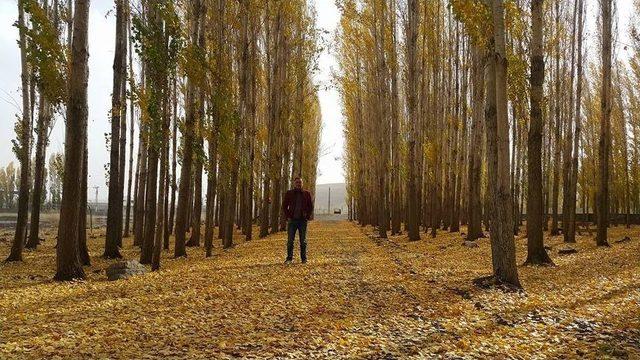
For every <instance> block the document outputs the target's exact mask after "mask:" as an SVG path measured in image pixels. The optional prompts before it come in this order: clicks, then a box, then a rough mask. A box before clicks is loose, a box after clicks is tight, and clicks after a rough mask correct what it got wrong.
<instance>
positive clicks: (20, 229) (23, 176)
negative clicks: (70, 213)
mask: <svg viewBox="0 0 640 360" xmlns="http://www.w3.org/2000/svg"><path fill="white" fill-rule="evenodd" d="M24 1H25V0H18V33H19V39H20V68H21V75H20V79H21V85H22V116H21V118H20V133H19V135H18V138H19V139H20V151H19V152H18V154H19V155H18V157H19V160H20V189H19V193H18V219H17V222H16V232H15V234H14V237H13V244H12V246H11V253H10V254H9V256H8V257H7V260H6V261H22V250H23V248H24V242H25V240H26V235H27V218H28V217H29V172H30V164H29V162H30V161H29V160H30V159H29V154H30V150H29V148H30V146H29V145H30V142H31V110H30V109H31V101H30V95H31V94H30V93H29V78H30V73H29V66H28V64H27V37H26V29H25V21H24Z"/></svg>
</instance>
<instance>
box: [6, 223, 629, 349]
mask: <svg viewBox="0 0 640 360" xmlns="http://www.w3.org/2000/svg"><path fill="white" fill-rule="evenodd" d="M364 232H365V233H363V232H362V230H361V228H359V227H358V226H356V225H352V224H348V223H338V222H326V223H318V222H314V223H312V224H311V226H310V229H309V236H310V239H309V259H310V261H309V263H308V264H306V265H301V264H299V261H297V262H296V263H294V264H293V265H292V266H285V265H283V264H282V261H283V257H284V256H283V255H284V247H285V240H284V235H283V234H278V235H275V236H272V237H269V238H267V239H262V240H253V241H251V242H247V243H244V242H242V241H241V240H240V237H238V238H237V239H236V242H237V243H238V244H239V245H238V246H236V247H235V248H234V249H232V250H230V251H222V250H221V249H220V248H216V252H215V256H214V257H213V258H210V259H205V258H204V254H203V252H204V251H203V249H202V248H192V249H189V258H188V259H178V260H174V259H171V258H170V254H169V253H164V254H163V256H164V257H163V259H162V265H163V268H162V270H161V271H159V272H155V273H149V274H145V275H140V276H135V277H132V278H130V279H127V280H120V281H115V282H108V281H107V280H106V274H105V272H104V271H102V270H104V269H105V268H106V267H107V266H108V265H109V264H111V263H112V261H108V260H104V259H101V258H99V257H98V255H99V254H100V253H101V251H100V250H101V247H102V245H103V241H102V236H103V233H100V234H99V235H100V236H98V238H97V239H96V240H90V242H89V245H90V250H91V253H92V254H93V255H94V257H93V258H92V262H93V266H91V268H90V269H89V271H87V273H88V276H89V278H88V279H87V280H86V281H83V282H76V283H69V284H60V283H54V282H52V281H51V280H50V279H51V276H52V274H53V273H54V271H53V269H54V266H55V264H54V261H55V257H54V253H55V249H54V248H53V242H51V241H47V242H45V243H44V244H43V246H42V247H41V248H39V250H38V251H37V252H29V253H27V254H26V260H25V262H24V263H22V264H3V265H0V286H1V287H0V290H1V291H0V358H54V357H56V356H57V357H60V358H185V357H196V358H245V357H246V358H270V357H274V358H294V359H295V358H298V359H307V358H376V359H378V358H385V357H386V358H399V357H409V356H412V357H425V358H432V357H442V358H454V357H458V358H488V357H498V358H506V357H513V358H532V357H537V358H545V357H546V358H557V357H581V356H590V357H607V356H608V357H627V356H628V357H631V358H633V356H639V354H640V349H639V346H640V345H639V344H640V330H639V329H640V262H639V261H638V255H637V254H638V253H640V240H639V239H638V238H639V237H640V236H639V235H640V229H638V228H634V229H632V230H630V231H628V230H626V229H622V228H615V229H612V231H611V232H612V238H622V237H624V236H627V235H628V236H630V238H631V239H632V240H631V241H625V242H624V243H620V244H616V245H614V246H613V247H612V248H608V249H598V248H596V247H595V246H593V244H592V241H591V240H590V239H587V238H586V237H585V238H579V239H578V244H577V248H578V249H579V252H578V253H576V254H574V255H572V256H569V257H560V256H557V255H556V254H554V253H553V252H552V253H551V255H552V256H553V257H554V259H553V260H554V262H555V263H556V264H557V266H556V267H552V268H547V267H519V271H520V277H521V280H522V283H523V286H524V287H525V290H526V291H525V292H524V293H505V292H503V291H499V290H495V289H490V290H482V289H478V288H476V287H474V286H473V285H472V280H473V279H474V278H477V277H479V276H482V275H487V274H488V273H490V266H491V264H490V257H489V256H490V249H489V244H488V240H487V239H483V240H479V241H478V242H477V243H478V245H479V247H478V248H474V249H470V248H467V247H464V246H460V243H461V241H462V238H461V237H460V235H459V234H450V233H443V234H441V235H439V236H438V237H437V238H436V239H431V238H430V237H426V236H425V237H423V240H422V241H419V242H408V241H407V240H406V238H404V237H403V236H397V237H393V238H391V239H389V240H383V239H376V238H375V237H373V238H372V237H370V236H368V234H369V233H371V229H364ZM127 240H128V241H126V242H125V248H124V249H123V254H124V255H125V257H126V258H127V259H135V258H137V256H138V251H137V249H135V248H133V246H132V245H131V241H130V240H131V239H127ZM561 242H562V241H561V238H558V237H556V238H551V239H547V241H546V243H547V245H552V246H553V247H554V248H556V247H559V246H560V245H561ZM516 243H517V247H518V259H519V262H520V263H522V262H523V261H524V257H525V255H526V250H525V249H526V240H524V239H518V240H517V241H516ZM8 250H9V249H8V245H0V253H5V252H8Z"/></svg>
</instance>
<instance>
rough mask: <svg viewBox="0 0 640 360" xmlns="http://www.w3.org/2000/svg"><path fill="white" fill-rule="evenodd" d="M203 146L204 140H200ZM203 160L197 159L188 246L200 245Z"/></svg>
mask: <svg viewBox="0 0 640 360" xmlns="http://www.w3.org/2000/svg"><path fill="white" fill-rule="evenodd" d="M200 146H202V140H201V141H200ZM202 166H203V165H202V160H200V159H196V161H195V167H196V168H195V172H194V176H195V185H194V191H193V212H192V217H191V238H189V241H188V242H187V244H186V246H200V227H201V226H200V225H201V222H202Z"/></svg>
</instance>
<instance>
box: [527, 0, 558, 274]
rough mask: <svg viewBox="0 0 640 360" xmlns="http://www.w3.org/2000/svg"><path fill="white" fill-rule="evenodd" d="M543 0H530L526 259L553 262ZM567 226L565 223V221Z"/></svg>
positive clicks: (538, 262) (537, 262)
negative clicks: (546, 201)
mask: <svg viewBox="0 0 640 360" xmlns="http://www.w3.org/2000/svg"><path fill="white" fill-rule="evenodd" d="M543 2H544V1H543V0H532V1H531V34H532V35H531V80H530V81H531V110H530V118H531V122H530V124H529V139H528V184H529V186H528V194H527V260H526V261H525V264H529V265H542V264H553V262H552V261H551V258H549V255H548V254H547V251H546V250H545V248H544V241H543V233H542V220H543V216H544V215H543V210H542V208H543V205H542V204H543V199H542V129H543V127H544V123H543V119H542V101H543V85H544V75H545V74H544V65H545V64H544V49H543V42H542V33H543V29H544V18H543V6H544V5H543ZM563 226H564V225H563Z"/></svg>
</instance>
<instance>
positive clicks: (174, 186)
mask: <svg viewBox="0 0 640 360" xmlns="http://www.w3.org/2000/svg"><path fill="white" fill-rule="evenodd" d="M176 83H177V81H176V78H175V77H174V78H173V89H172V92H171V93H172V108H173V116H172V122H173V130H172V131H171V185H170V187H171V204H170V205H169V233H170V234H173V230H174V225H175V223H174V221H173V220H174V219H175V213H176V191H177V190H178V180H177V179H176V177H177V175H176V168H177V164H178V92H177V91H178V88H177V84H176Z"/></svg>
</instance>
